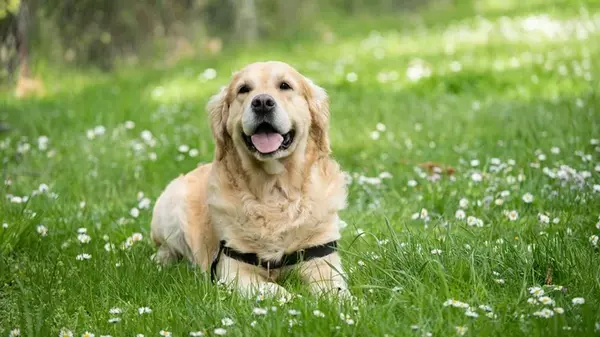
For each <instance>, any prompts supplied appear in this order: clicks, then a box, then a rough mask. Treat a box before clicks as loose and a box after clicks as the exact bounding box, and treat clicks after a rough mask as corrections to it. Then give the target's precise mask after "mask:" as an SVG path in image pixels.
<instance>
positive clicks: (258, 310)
mask: <svg viewBox="0 0 600 337" xmlns="http://www.w3.org/2000/svg"><path fill="white" fill-rule="evenodd" d="M267 312H268V310H267V309H263V308H254V309H252V313H253V314H255V315H266V314H267Z"/></svg>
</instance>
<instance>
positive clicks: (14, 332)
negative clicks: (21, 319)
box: [8, 328, 21, 337]
mask: <svg viewBox="0 0 600 337" xmlns="http://www.w3.org/2000/svg"><path fill="white" fill-rule="evenodd" d="M17 336H21V329H19V328H15V329H12V330H10V332H9V333H8V337H17Z"/></svg>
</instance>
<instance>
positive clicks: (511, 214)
mask: <svg viewBox="0 0 600 337" xmlns="http://www.w3.org/2000/svg"><path fill="white" fill-rule="evenodd" d="M507 216H508V220H510V221H517V219H519V212H517V211H515V210H512V211H510V212H508V214H507Z"/></svg>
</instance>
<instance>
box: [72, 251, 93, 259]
mask: <svg viewBox="0 0 600 337" xmlns="http://www.w3.org/2000/svg"><path fill="white" fill-rule="evenodd" d="M91 258H92V255H91V254H87V253H82V254H79V255H77V256H76V257H75V259H76V260H77V261H83V260H89V259H91Z"/></svg>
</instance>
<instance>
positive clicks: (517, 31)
mask: <svg viewBox="0 0 600 337" xmlns="http://www.w3.org/2000/svg"><path fill="white" fill-rule="evenodd" d="M561 6H562V7H564V10H562V11H557V8H558V7H561ZM584 7H585V8H586V10H582V9H581V6H580V4H579V3H575V2H573V3H571V2H559V1H557V2H553V3H552V4H549V3H546V2H541V1H536V2H527V3H525V2H515V1H509V2H502V3H501V2H497V1H482V2H477V4H476V5H474V6H465V7H464V8H463V7H460V6H458V8H460V9H461V11H459V12H452V13H449V12H447V11H445V10H444V8H446V7H443V6H440V7H439V8H437V9H436V8H433V9H432V10H430V11H427V12H423V13H422V14H421V15H417V14H410V15H406V20H398V18H396V21H394V20H390V19H389V18H385V17H384V18H379V19H374V18H363V19H361V20H362V21H356V20H349V21H344V22H338V23H337V24H336V25H335V26H333V28H335V29H334V36H335V39H334V40H333V42H330V43H329V42H325V41H321V40H315V41H305V40H302V41H299V42H298V43H290V42H289V41H288V42H287V43H283V42H280V43H279V42H278V43H273V42H272V43H262V44H260V45H257V46H253V47H252V48H233V47H232V48H231V49H229V50H226V51H225V53H224V54H223V55H220V56H218V57H209V56H207V57H199V58H198V59H194V60H186V61H183V62H181V63H180V64H178V65H176V66H174V67H170V68H164V67H150V66H142V67H139V68H133V69H131V68H129V69H119V70H118V71H117V72H116V73H114V74H99V73H95V72H92V71H78V70H73V69H71V70H69V71H64V72H63V71H62V70H61V69H60V68H59V67H56V68H53V67H48V66H46V68H44V69H42V73H41V74H42V77H43V78H44V79H46V83H48V86H49V90H48V95H47V96H46V97H44V98H41V99H31V100H17V99H15V98H14V97H12V96H11V95H10V93H3V94H2V95H1V96H0V104H2V107H3V110H1V111H0V119H6V120H7V121H8V122H9V123H10V125H11V126H12V131H11V132H9V133H7V134H5V135H2V138H0V158H2V160H3V161H2V169H1V170H0V172H1V174H2V181H3V184H2V187H1V188H0V197H1V198H2V199H1V201H0V225H1V226H2V227H0V335H9V333H10V331H11V330H12V329H15V328H19V329H20V331H21V335H22V336H56V335H58V334H59V331H60V330H61V329H62V328H65V329H67V330H69V331H72V332H73V333H74V335H75V336H80V335H81V334H83V333H84V332H85V331H89V332H92V333H94V334H95V336H101V335H112V336H136V335H137V334H144V335H145V336H159V333H160V331H161V330H162V331H163V334H166V333H165V332H164V331H170V332H172V335H173V336H186V335H188V334H189V333H190V332H197V331H202V332H203V333H205V334H206V335H215V333H217V332H222V331H220V330H215V329H225V330H226V335H228V336H264V335H269V336H289V335H292V336H296V335H297V336H306V335H316V336H333V335H338V336H342V335H355V336H385V335H388V336H413V335H414V336H427V335H428V334H429V333H431V334H432V335H433V336H454V335H460V334H462V333H464V335H471V336H486V335H494V336H496V335H498V336H500V335H502V336H505V335H528V336H565V335H573V336H594V335H595V334H597V333H598V329H600V328H599V327H597V324H598V322H600V309H598V308H600V301H599V299H600V284H599V283H598V280H599V279H600V269H599V268H598V266H599V265H600V258H599V256H598V245H599V244H600V243H599V242H598V236H599V235H600V218H599V216H600V161H599V159H598V158H599V151H600V140H599V139H600V136H599V135H600V124H599V123H600V112H599V111H598V104H600V101H599V100H598V96H597V90H598V74H599V73H598V67H599V66H600V63H599V62H598V57H597V55H598V48H600V46H599V45H597V44H595V43H593V42H594V41H595V40H597V39H598V35H599V34H598V25H599V24H598V17H599V15H600V14H599V12H597V10H596V7H594V6H593V4H592V3H591V2H590V4H588V5H587V6H584ZM474 10H477V11H479V13H478V14H479V15H480V17H476V16H475V14H474V13H472V12H471V11H474ZM546 14H547V16H546ZM502 15H505V16H506V17H505V18H501V17H502ZM444 18H445V19H444ZM402 19H404V17H402ZM527 20H533V21H527ZM527 22H529V23H527ZM532 22H533V23H532ZM578 25H581V27H583V28H581V27H579V26H578ZM575 26H577V27H579V28H573V27H575ZM523 27H529V28H530V31H526V30H524V28H523ZM583 31H585V33H582V32H583ZM357 32H359V33H357ZM586 34H587V35H586ZM584 36H585V38H584ZM268 59H280V60H283V61H287V62H289V63H291V64H293V65H294V66H296V67H297V68H298V69H299V70H300V71H301V72H303V73H304V74H306V75H307V76H309V77H311V78H312V79H313V80H315V81H316V82H317V83H319V84H321V85H322V86H324V87H325V88H326V89H327V91H328V93H329V95H330V98H331V112H332V128H331V132H330V133H331V140H332V144H333V153H334V156H335V158H336V159H337V160H338V161H339V162H340V163H341V165H342V167H343V169H344V170H345V171H346V172H348V174H349V176H350V177H352V183H351V185H350V187H349V206H348V208H347V209H346V210H345V211H344V212H343V213H342V214H341V217H342V219H343V220H344V221H345V222H346V223H347V224H348V226H347V227H346V228H345V229H344V230H343V239H342V242H341V249H342V255H343V260H344V264H345V266H346V269H348V270H349V272H350V279H349V283H350V286H351V291H352V293H353V294H354V295H355V296H356V301H355V302H354V303H337V302H333V303H332V302H328V301H326V300H322V299H317V298H314V297H312V296H310V294H308V292H307V289H306V288H305V287H304V286H302V284H301V283H300V282H299V281H298V279H297V278H296V277H295V276H293V275H292V276H290V277H289V278H287V279H286V280H285V281H284V285H285V286H286V287H287V288H288V289H290V290H291V291H292V292H294V293H296V294H299V295H301V296H302V297H297V298H295V299H294V300H293V301H292V302H290V303H279V302H278V301H277V300H269V299H267V300H264V301H256V300H253V299H250V300H248V299H242V298H240V297H239V296H238V295H237V294H235V293H234V294H231V293H229V292H228V291H226V290H225V289H221V288H217V287H215V286H214V285H212V284H211V283H210V282H209V280H208V277H207V276H206V275H203V274H202V273H200V271H199V270H197V269H196V268H193V267H191V266H189V265H188V264H187V263H185V262H182V263H179V264H176V265H173V266H169V267H166V268H162V269H159V268H157V267H156V266H155V265H154V264H152V263H151V262H150V261H149V257H150V255H151V254H152V253H153V252H154V248H153V246H152V243H151V242H150V240H149V221H150V216H151V214H150V209H151V206H152V204H153V202H154V201H155V200H156V197H157V196H158V195H159V193H160V191H161V190H162V188H164V186H165V185H166V183H167V182H168V181H169V180H170V179H172V178H173V177H175V176H176V175H178V174H180V173H183V172H186V171H189V170H191V169H192V168H194V167H195V166H196V165H197V164H198V163H199V162H207V161H210V160H211V159H212V153H213V149H212V140H211V137H210V131H209V128H208V125H207V119H206V114H205V112H204V105H205V103H206V100H207V99H208V97H209V96H210V95H211V94H213V93H215V92H216V91H217V90H218V88H219V87H220V86H222V85H225V84H226V83H227V81H228V79H229V77H230V75H231V73H232V72H233V71H235V70H236V69H239V68H240V67H242V66H244V65H245V64H246V63H249V62H253V61H256V60H268ZM49 83H53V84H51V85H50V84H49ZM43 136H47V138H44V137H43ZM184 145H185V146H184ZM146 198H148V200H149V201H150V204H148V200H147V199H146ZM531 199H532V200H531ZM4 224H6V225H4ZM40 226H43V227H40ZM45 228H46V229H47V232H46V231H45ZM80 228H85V229H86V234H85V235H88V236H89V239H91V241H89V242H87V240H88V239H87V238H86V237H85V236H82V232H83V230H80ZM135 233H139V234H141V235H142V237H143V239H142V240H140V241H137V239H139V234H135ZM134 238H135V239H134ZM82 241H83V242H82ZM122 245H123V248H125V249H122V248H121V247H122ZM107 249H109V250H110V252H109V251H107ZM84 254H88V255H84ZM78 256H79V259H78V258H77V257H78ZM88 256H89V257H90V258H89V259H88V258H87V257H88ZM559 286H562V288H561V287H559ZM533 287H541V288H542V290H544V292H545V294H544V295H546V296H548V297H549V298H550V300H551V301H553V304H549V302H547V301H548V299H545V298H543V296H544V295H540V294H539V290H537V289H536V288H533ZM530 288H532V289H530ZM577 298H583V299H584V300H583V301H584V302H585V303H583V304H580V302H581V300H579V299H577ZM448 300H454V301H448ZM528 302H531V303H533V304H530V303H528ZM541 302H545V303H547V304H546V305H544V304H540V303H541ZM463 303H467V304H468V305H469V310H466V309H465V308H464V304H463ZM144 307H148V308H150V310H151V312H147V310H142V312H143V314H141V315H140V313H139V312H140V308H144ZM111 308H119V309H121V310H113V313H111ZM255 308H259V310H254V309H255ZM544 308H546V310H545V311H544ZM558 308H561V309H562V310H561V309H558ZM262 309H265V310H266V314H265V315H263V314H262V313H264V312H265V311H264V310H262ZM315 310H317V311H315ZM119 311H120V312H121V313H115V312H119ZM257 312H258V313H259V314H257ZM342 314H343V315H342ZM550 315H551V317H548V318H544V317H546V316H550ZM323 316H324V317H323ZM115 317H116V318H120V321H118V320H115V319H114V318H115ZM227 318H229V319H231V320H233V321H234V324H233V325H228V324H226V323H229V321H228V320H227ZM224 319H225V320H224ZM109 320H110V321H109ZM223 320H224V321H223ZM111 322H112V323H111Z"/></svg>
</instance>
